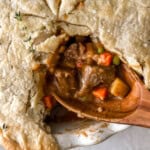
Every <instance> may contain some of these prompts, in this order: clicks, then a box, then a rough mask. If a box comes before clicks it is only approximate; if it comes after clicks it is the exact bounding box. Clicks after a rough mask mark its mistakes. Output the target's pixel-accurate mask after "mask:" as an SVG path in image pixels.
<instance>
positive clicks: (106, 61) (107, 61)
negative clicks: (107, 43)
mask: <svg viewBox="0 0 150 150" xmlns="http://www.w3.org/2000/svg"><path fill="white" fill-rule="evenodd" d="M112 57H113V56H112V54H111V53H109V52H104V53H102V54H100V57H99V60H98V64H100V65H102V66H110V65H111V62H112Z"/></svg>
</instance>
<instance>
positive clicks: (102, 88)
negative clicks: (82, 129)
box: [44, 37, 150, 127]
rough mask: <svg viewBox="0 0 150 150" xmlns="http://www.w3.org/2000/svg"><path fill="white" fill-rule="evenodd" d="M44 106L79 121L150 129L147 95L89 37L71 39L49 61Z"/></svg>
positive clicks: (137, 81)
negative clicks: (58, 107)
mask: <svg viewBox="0 0 150 150" xmlns="http://www.w3.org/2000/svg"><path fill="white" fill-rule="evenodd" d="M49 62H50V64H51V65H50V67H49V71H47V75H46V88H45V93H46V95H48V96H46V98H45V100H44V101H45V103H46V104H49V106H50V107H51V106H52V105H51V104H52V102H51V101H52V99H55V100H56V101H57V102H59V103H60V104H61V105H63V106H64V107H65V108H67V109H68V110H70V111H73V112H75V113H77V114H78V116H81V117H87V118H90V119H94V120H103V121H109V122H117V123H126V124H134V125H141V126H147V127H150V93H149V91H148V90H146V88H145V87H144V85H143V83H142V81H141V79H140V78H139V76H138V75H137V74H135V73H134V71H132V69H130V68H129V67H128V66H127V65H125V64H123V63H122V62H121V60H120V59H119V57H118V56H117V55H116V54H114V53H111V52H108V51H107V50H106V49H105V48H104V47H103V45H102V44H101V43H100V42H92V40H91V39H90V38H89V37H71V38H70V39H68V41H67V42H65V43H64V44H63V45H61V46H60V47H59V48H58V50H57V51H56V52H55V53H54V55H53V57H50V60H49Z"/></svg>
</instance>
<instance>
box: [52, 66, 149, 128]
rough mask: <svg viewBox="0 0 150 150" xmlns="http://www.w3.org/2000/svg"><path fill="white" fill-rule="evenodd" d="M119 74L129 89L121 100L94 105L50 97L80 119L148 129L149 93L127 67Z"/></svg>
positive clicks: (56, 96) (123, 67) (122, 67)
mask: <svg viewBox="0 0 150 150" xmlns="http://www.w3.org/2000/svg"><path fill="white" fill-rule="evenodd" d="M120 72H121V75H122V77H123V78H124V80H125V81H126V82H127V83H128V84H129V86H130V88H131V90H130V92H129V94H128V95H127V96H126V97H125V98H124V99H122V100H108V101H106V102H104V103H103V104H101V105H96V104H94V103H84V102H80V101H79V100H70V99H61V98H60V97H59V96H58V95H56V94H55V93H52V95H53V96H54V97H55V99H56V100H57V101H58V102H59V103H60V104H61V105H63V106H64V107H65V108H67V109H68V110H70V111H73V112H75V113H77V114H78V115H79V116H81V117H87V118H90V119H94V120H98V121H99V120H102V121H106V122H114V123H123V124H131V125H138V126H144V127H150V92H149V91H148V90H147V89H146V88H145V86H144V84H143V83H142V81H141V80H140V78H139V77H138V76H137V75H136V74H135V73H134V72H133V71H132V70H131V69H130V68H129V67H128V66H126V65H124V64H123V65H122V66H121V71H120Z"/></svg>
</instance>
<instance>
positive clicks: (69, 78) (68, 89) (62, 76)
mask: <svg viewBox="0 0 150 150" xmlns="http://www.w3.org/2000/svg"><path fill="white" fill-rule="evenodd" d="M53 88H56V89H57V94H58V95H59V96H61V97H63V98H69V97H72V95H73V94H74V92H75V90H76V88H77V87H76V79H75V72H74V71H73V70H70V69H69V70H66V69H56V71H55V73H54V80H53Z"/></svg>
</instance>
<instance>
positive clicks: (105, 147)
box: [0, 127, 150, 150]
mask: <svg viewBox="0 0 150 150" xmlns="http://www.w3.org/2000/svg"><path fill="white" fill-rule="evenodd" d="M0 150H3V149H2V148H0ZM72 150H150V129H147V128H141V127H129V128H128V129H126V130H124V131H121V132H119V133H117V134H115V135H113V136H112V137H110V138H108V139H107V140H106V141H104V142H102V143H100V144H98V145H93V146H88V147H84V148H82V147H81V148H74V149H72Z"/></svg>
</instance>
